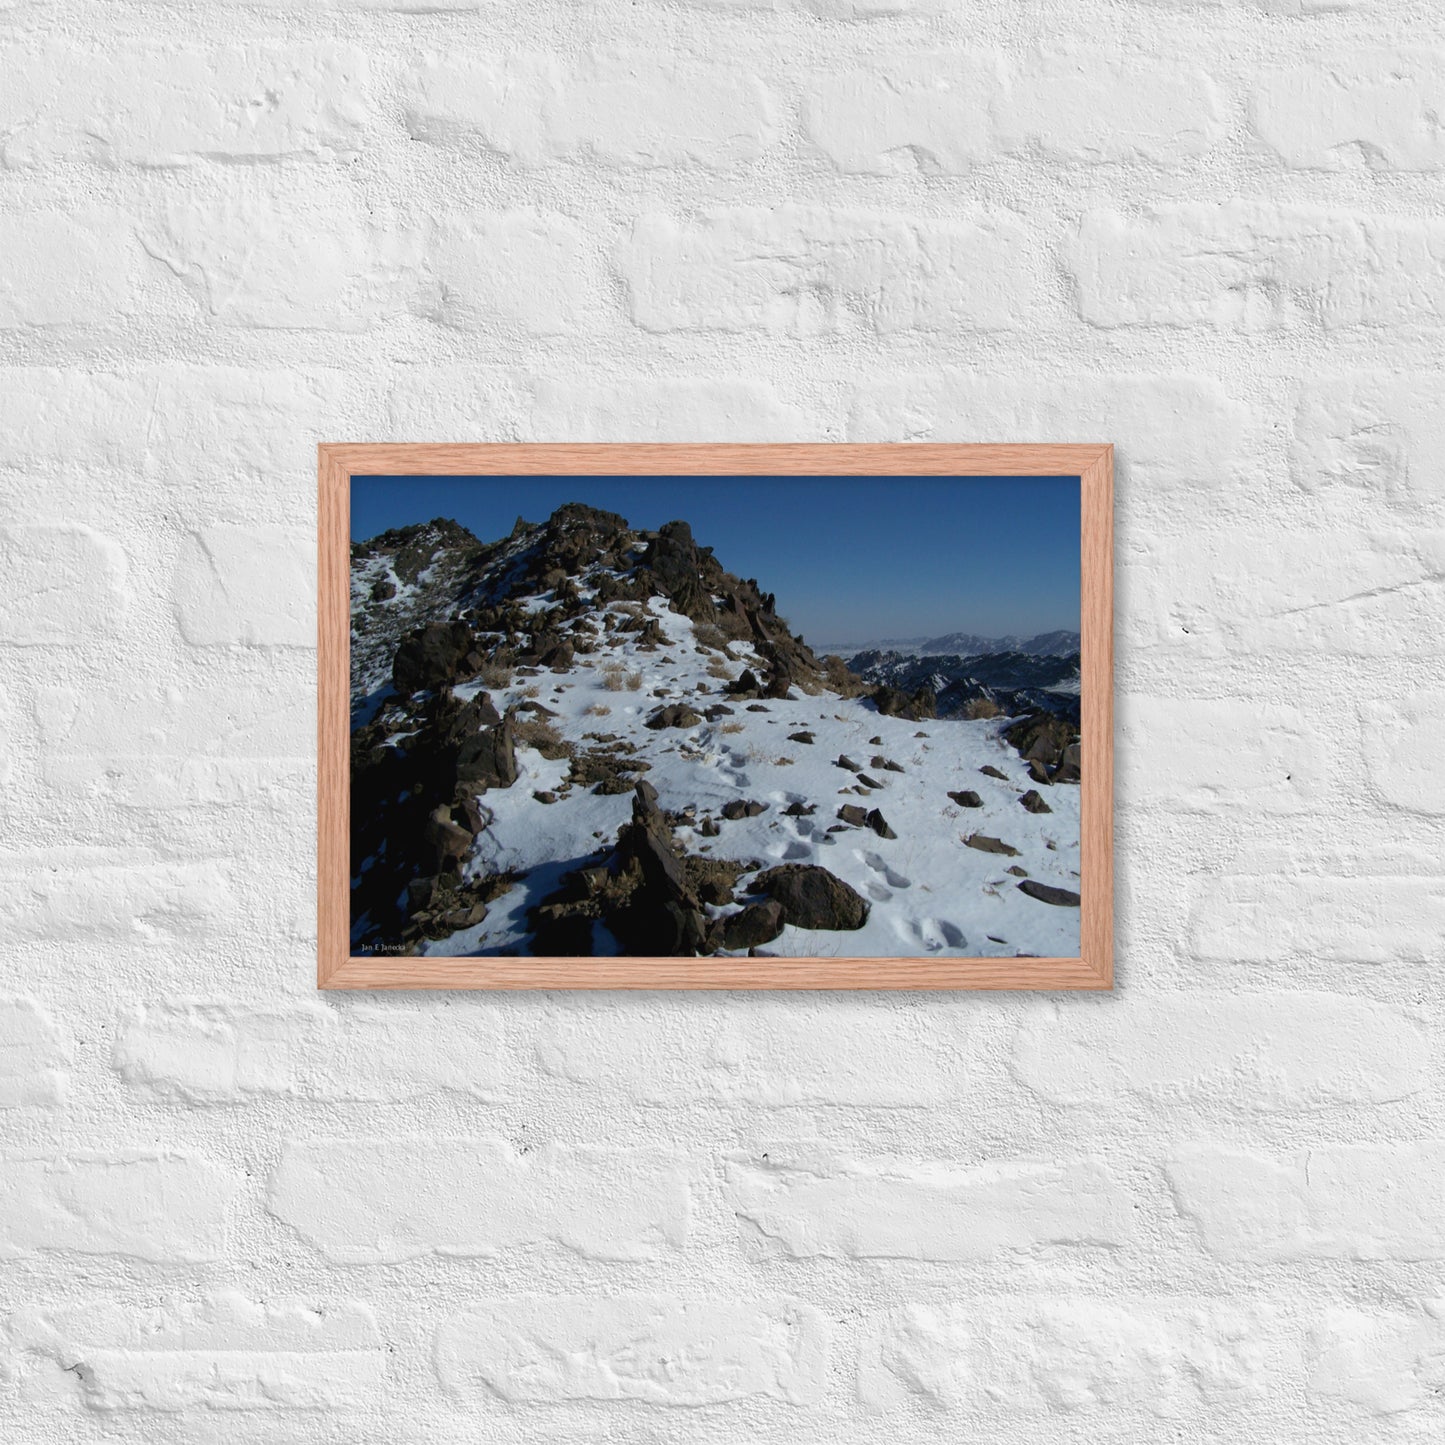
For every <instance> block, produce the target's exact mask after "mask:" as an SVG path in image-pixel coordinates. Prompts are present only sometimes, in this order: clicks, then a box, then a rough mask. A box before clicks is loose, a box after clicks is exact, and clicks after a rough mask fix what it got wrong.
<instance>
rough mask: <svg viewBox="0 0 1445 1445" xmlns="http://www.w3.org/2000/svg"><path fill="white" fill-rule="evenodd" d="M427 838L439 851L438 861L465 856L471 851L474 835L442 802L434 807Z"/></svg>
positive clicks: (428, 825) (427, 828) (428, 823)
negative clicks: (457, 821)
mask: <svg viewBox="0 0 1445 1445" xmlns="http://www.w3.org/2000/svg"><path fill="white" fill-rule="evenodd" d="M426 840H427V842H428V843H430V844H431V845H432V846H433V847H434V848H435V849H436V853H437V862H438V863H439V864H444V863H445V862H446V860H448V859H455V858H465V857H466V856H467V854H468V852H470V851H471V846H472V835H471V834H470V833H469V832H467V830H466V829H465V828H462V827H459V826H458V825H457V824H456V823H455V822H453V820H452V810H451V809H450V808H449V807H448V806H447V805H446V804H445V803H442V804H440V805H439V806H438V807H436V808H434V809H433V810H432V812H431V815H430V817H428V819H427V824H426Z"/></svg>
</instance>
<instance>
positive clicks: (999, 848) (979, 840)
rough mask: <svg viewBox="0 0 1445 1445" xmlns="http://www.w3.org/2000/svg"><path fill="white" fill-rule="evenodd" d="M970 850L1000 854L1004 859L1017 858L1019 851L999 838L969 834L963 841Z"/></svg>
mask: <svg viewBox="0 0 1445 1445" xmlns="http://www.w3.org/2000/svg"><path fill="white" fill-rule="evenodd" d="M963 841H964V842H965V843H966V844H967V845H968V846H969V847H970V848H977V849H978V851H979V852H980V853H1001V854H1002V855H1003V856H1004V857H1005V858H1017V857H1018V856H1019V850H1018V849H1017V848H1014V847H1011V846H1010V845H1009V844H1007V843H1005V842H1004V841H1003V840H1002V839H1000V838H990V837H989V836H988V834H987V833H971V834H969V836H968V837H967V838H965V839H964V840H963Z"/></svg>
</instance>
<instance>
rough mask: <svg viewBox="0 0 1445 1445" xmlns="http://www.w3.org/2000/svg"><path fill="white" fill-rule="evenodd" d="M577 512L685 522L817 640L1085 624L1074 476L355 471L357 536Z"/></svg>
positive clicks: (480, 530)
mask: <svg viewBox="0 0 1445 1445" xmlns="http://www.w3.org/2000/svg"><path fill="white" fill-rule="evenodd" d="M567 502H585V503H586V504H587V505H589V506H593V507H598V508H601V509H603V510H605V511H609V512H616V513H619V514H620V515H621V516H623V517H625V518H626V519H627V521H628V523H629V525H631V526H632V527H634V528H638V529H642V530H648V531H652V530H656V528H658V527H660V526H661V525H662V524H663V523H664V522H668V521H672V520H674V519H677V518H681V519H683V520H685V521H687V522H688V524H689V525H690V526H691V528H692V532H693V536H694V538H695V539H696V540H697V542H698V544H699V546H711V547H712V548H713V550H714V553H715V555H716V556H717V559H718V561H719V562H720V563H721V564H722V565H723V567H725V568H726V569H727V570H728V571H730V572H732V573H734V574H736V575H737V576H740V577H755V578H756V579H757V581H758V584H759V585H760V586H761V587H762V588H763V590H764V591H769V592H773V593H775V594H776V596H777V606H778V611H779V612H780V613H781V614H782V615H783V616H784V617H786V618H787V619H788V621H789V623H790V625H791V626H792V627H793V629H794V630H795V631H797V632H801V633H802V634H803V636H804V637H805V638H808V639H809V640H810V641H813V640H816V641H817V642H818V643H820V644H821V643H852V642H856V643H868V642H875V641H879V640H882V639H884V638H910V637H933V636H938V635H941V634H943V633H948V632H973V633H977V634H978V635H980V636H983V637H998V636H1004V635H1007V634H1014V635H1017V636H1019V637H1030V636H1034V635H1037V634H1039V633H1042V632H1052V631H1056V630H1068V631H1075V632H1077V631H1078V630H1079V610H1080V600H1079V599H1080V557H1079V480H1078V478H1077V477H891V476H890V477H759V476H747V477H576V476H567V477H475V478H474V477H353V478H352V485H351V536H352V540H353V541H366V540H368V539H370V538H371V537H374V536H376V535H377V534H379V533H381V532H386V531H390V530H392V529H393V528H396V527H404V526H410V525H413V524H416V523H419V522H429V521H431V520H432V519H433V518H434V517H439V516H442V517H450V518H451V519H452V520H454V521H456V522H457V523H459V524H460V525H461V526H464V527H466V528H467V530H468V531H470V532H472V533H473V534H474V535H475V536H476V537H477V538H478V539H479V540H480V541H483V542H490V541H495V540H497V539H498V538H500V537H505V536H507V535H508V534H509V533H510V532H511V530H512V527H513V524H514V523H515V521H516V519H517V517H518V516H522V517H525V518H526V520H527V521H529V522H543V521H545V520H546V519H547V518H548V517H549V516H550V515H551V514H552V513H553V512H554V511H555V510H556V509H557V508H558V507H559V506H562V505H564V504H565V503H567Z"/></svg>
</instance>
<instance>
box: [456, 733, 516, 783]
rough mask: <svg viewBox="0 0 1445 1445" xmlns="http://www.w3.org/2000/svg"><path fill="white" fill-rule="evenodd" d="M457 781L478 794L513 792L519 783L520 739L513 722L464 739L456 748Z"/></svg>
mask: <svg viewBox="0 0 1445 1445" xmlns="http://www.w3.org/2000/svg"><path fill="white" fill-rule="evenodd" d="M457 781H458V782H459V783H467V784H469V785H471V786H472V787H474V788H475V789H476V790H477V791H478V792H485V791H486V790H487V789H488V788H510V787H511V786H512V784H513V783H515V782H516V781H517V738H516V734H515V733H514V732H513V731H512V720H511V718H504V719H503V720H502V722H501V724H500V725H499V726H497V727H494V728H482V729H481V730H480V731H478V732H475V733H472V734H470V735H469V736H468V737H465V738H463V739H462V742H461V743H460V745H459V746H458V748H457Z"/></svg>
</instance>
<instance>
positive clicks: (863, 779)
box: [858, 773, 883, 791]
mask: <svg viewBox="0 0 1445 1445" xmlns="http://www.w3.org/2000/svg"><path fill="white" fill-rule="evenodd" d="M858 781H859V782H860V783H862V784H863V786H864V787H865V788H873V789H874V790H875V791H876V790H877V789H879V788H881V787H882V786H883V784H882V783H880V782H879V781H878V779H877V778H870V777H869V776H868V774H867V773H859V774H858Z"/></svg>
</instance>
